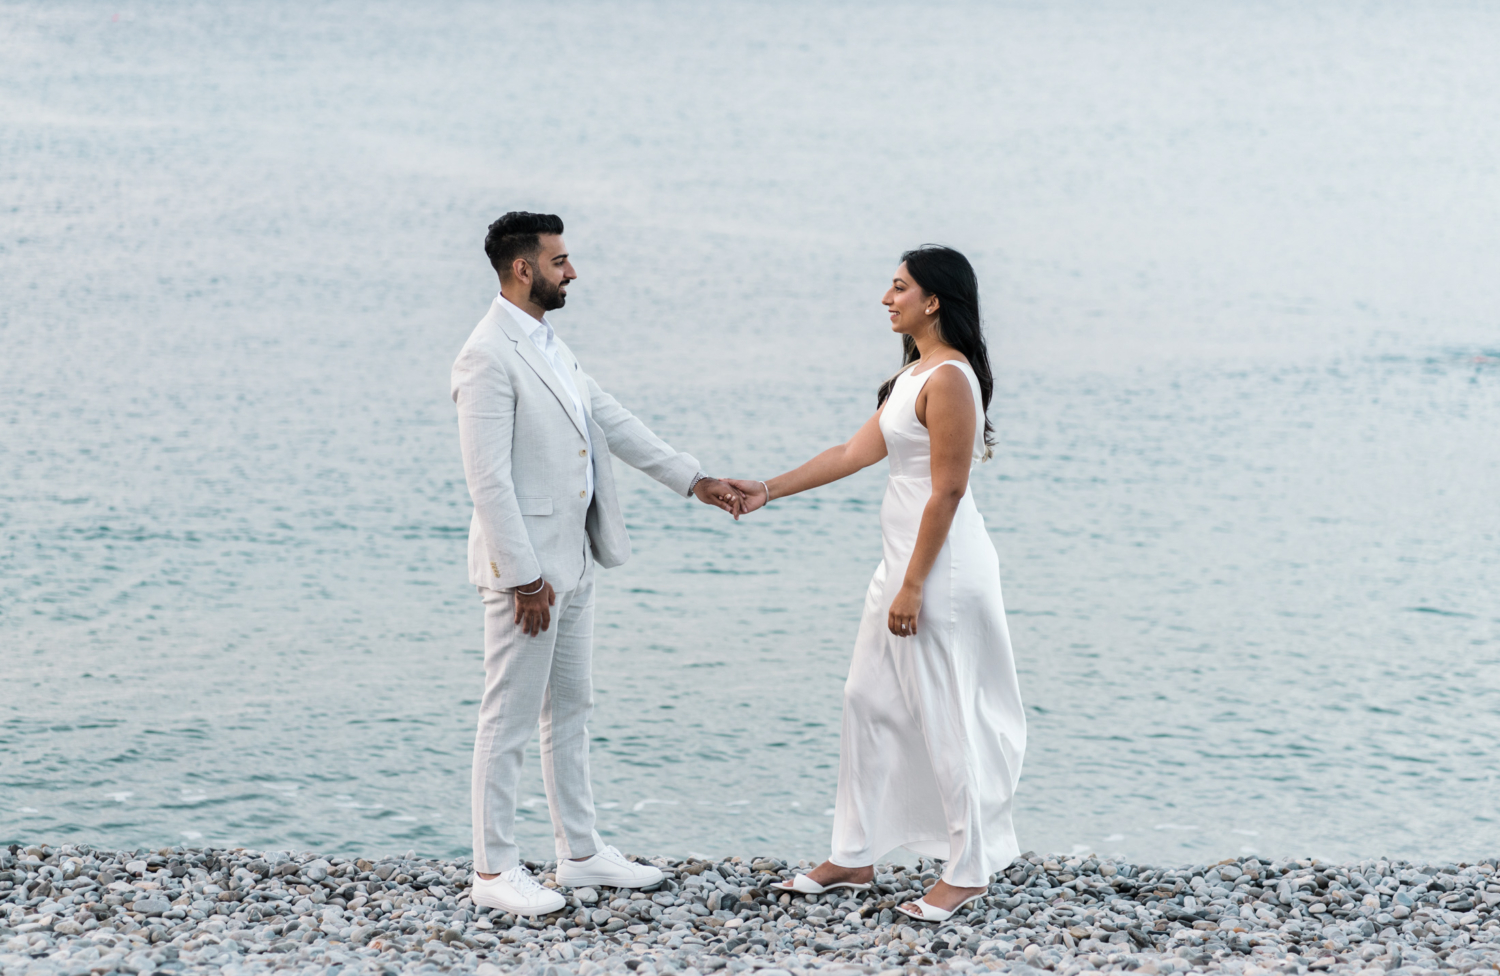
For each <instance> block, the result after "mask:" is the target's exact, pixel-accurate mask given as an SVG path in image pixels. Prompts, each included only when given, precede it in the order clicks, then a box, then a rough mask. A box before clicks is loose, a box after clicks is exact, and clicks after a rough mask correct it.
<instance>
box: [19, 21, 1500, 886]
mask: <svg viewBox="0 0 1500 976" xmlns="http://www.w3.org/2000/svg"><path fill="white" fill-rule="evenodd" d="M1496 49H1500V8H1497V7H1496V6H1495V5H1493V4H1471V3H1442V2H1439V3H1429V4H1422V5H1411V4H1404V3H1386V2H1379V0H1371V2H1358V3H1355V2H1331V3H1325V4H1317V5H1307V4H1296V3H1290V2H1288V3H1256V2H1246V3H1214V4H1206V3H1200V2H1180V3H1173V2H1123V0H1122V2H1109V3H1082V2H1078V3H1073V2H1067V0H1059V2H1056V3H1045V4H1036V3H1025V4H1022V3H991V2H982V3H980V2H975V3H922V4H914V3H913V4H884V3H864V2H861V3H824V4H802V3H775V2H758V3H733V2H730V3H718V4H700V3H631V4H606V3H582V2H580V3H567V2H565V3H552V4H516V3H472V4H463V3H423V2H410V0H408V2H401V3H395V2H392V3H373V2H372V3H327V4H280V3H277V4H273V3H246V2H237V0H216V2H214V3H189V2H181V3H172V2H164V3H153V4H134V5H125V6H120V5H105V4H94V3H81V2H71V0H49V2H45V3H41V2H29V0H22V2H9V3H5V4H4V5H3V6H0V135H3V137H0V840H27V841H35V840H42V841H50V842H65V841H88V842H97V843H103V844H111V845H120V846H135V845H151V846H157V845H162V844H175V843H192V844H215V845H234V846H239V845H245V846H253V847H266V848H273V847H275V848H287V847H293V848H312V849H317V850H321V851H325V852H361V853H383V852H393V851H395V852H404V851H406V850H409V849H412V850H417V851H419V852H423V853H427V854H434V855H453V854H459V853H462V852H464V851H465V850H466V849H467V846H468V837H469V825H468V782H469V780H468V775H469V774H468V764H469V750H470V747H471V743H472V734H473V733H472V730H473V726H474V721H475V706H476V700H477V698H478V695H479V691H480V687H481V674H482V668H481V657H480V647H481V613H480V604H479V600H478V598H477V596H476V594H475V593H474V591H473V589H472V588H471V587H470V586H468V585H467V583H466V580H465V571H464V539H465V534H466V531H467V526H468V522H469V511H470V505H469V500H468V496H467V493H466V490H465V487H464V482H463V474H462V470H461V468H460V464H459V457H458V447H457V436H456V430H455V422H454V413H453V407H452V404H451V402H450V401H449V399H448V370H449V366H450V364H451V362H452V360H453V357H454V355H455V354H456V352H457V350H458V348H459V346H460V345H461V344H462V342H463V340H464V339H465V337H466V336H467V335H468V333H469V331H470V329H471V328H472V327H473V324H474V323H475V322H476V321H477V320H478V318H479V317H480V316H481V315H482V314H483V313H484V311H485V308H486V305H487V303H488V302H489V301H490V298H491V296H492V294H493V292H494V288H495V283H494V281H493V278H492V274H491V272H490V271H489V269H488V267H487V265H486V263H485V260H484V256H483V253H482V251H481V248H480V244H481V241H482V238H483V233H484V228H485V225H486V224H487V223H488V222H489V221H490V220H492V219H494V217H496V216H498V215H499V214H500V213H502V212H504V211H506V210H509V209H533V210H547V211H554V212H557V213H559V214H561V215H562V216H563V217H564V219H565V220H566V221H567V224H568V233H567V240H568V243H569V245H570V247H571V249H572V252H573V254H574V258H575V262H576V265H577V267H578V269H579V272H580V274H581V277H580V279H579V281H578V283H577V285H576V286H575V287H574V289H573V291H572V294H571V296H570V299H569V302H568V307H567V308H566V309H565V310H564V311H562V312H560V313H558V314H557V315H556V317H555V321H556V323H557V325H558V327H559V330H560V331H561V333H562V335H563V336H564V338H566V339H567V340H568V342H569V343H570V344H571V345H572V346H573V348H574V349H575V350H576V351H577V352H578V353H579V355H580V356H581V358H582V359H583V361H584V363H585V366H586V368H588V369H590V370H591V371H592V372H593V374H594V375H595V376H596V377H597V378H598V379H599V381H600V382H601V384H602V385H603V386H604V387H605V388H607V389H609V390H611V391H612V392H613V393H615V394H616V396H618V398H619V399H620V400H621V401H623V402H624V403H625V404H626V405H628V406H630V407H631V408H632V409H634V410H636V411H637V412H638V413H639V414H640V415H641V416H642V417H643V418H644V419H645V420H646V421H647V422H648V423H649V424H650V425H651V426H652V427H653V428H654V429H655V430H657V431H658V432H659V433H660V434H662V435H663V436H664V437H665V438H666V439H667V440H668V441H669V442H671V443H672V444H673V445H675V446H678V447H680V448H683V449H685V450H689V451H691V452H693V453H694V454H696V455H697V456H698V457H699V458H700V459H701V460H702V462H703V463H704V465H705V466H706V467H707V468H708V469H709V470H710V471H712V472H716V473H735V474H741V475H746V476H755V477H767V476H769V475H771V474H775V473H777V472H779V471H781V470H784V469H785V468H787V467H790V466H792V465H793V464H795V463H798V462H800V461H801V460H803V459H805V458H806V457H807V456H809V455H810V454H812V453H813V452H815V451H817V450H819V449H821V448H823V447H825V446H828V445H830V444H832V443H836V442H838V441H841V440H843V439H844V438H845V437H847V436H848V435H849V434H851V433H852V432H853V431H854V430H855V429H856V428H857V427H858V425H859V424H860V423H861V421H862V420H863V419H864V418H865V417H866V416H867V415H868V414H869V412H870V411H871V410H872V408H873V405H874V390H875V388H876V386H877V385H878V383H879V381H880V380H881V379H882V378H883V377H884V376H885V375H886V374H887V373H889V372H890V371H891V370H892V369H893V368H894V367H895V365H896V363H897V356H898V343H897V341H896V340H895V339H894V338H893V337H892V336H891V335H890V334H889V332H888V327H887V323H886V321H885V318H884V316H883V314H882V310H881V308H880V306H879V298H880V295H881V293H882V292H883V291H884V289H885V286H886V282H887V280H888V278H889V275H890V273H891V271H892V270H893V268H894V266H895V264H896V260H897V256H898V255H899V253H900V252H901V251H902V250H903V249H904V248H907V247H911V246H913V245H916V244H920V243H922V242H924V241H941V242H944V243H948V244H952V245H954V246H957V247H959V248H961V249H962V250H964V251H965V252H967V253H968V254H969V255H970V256H971V257H972V258H973V260H974V262H975V264H976V266H977V267H978V269H979V272H980V277H981V281H982V284H983V295H984V300H985V302H986V314H987V321H988V327H989V333H990V341H991V344H992V345H991V348H992V355H993V358H994V361H995V363H996V369H997V377H998V379H997V388H996V392H995V398H994V403H993V404H992V406H991V409H990V416H991V417H992V419H993V420H994V423H995V427H996V431H997V437H998V448H997V451H996V457H995V460H994V461H993V462H991V463H989V464H987V465H985V466H983V467H982V468H980V469H978V470H977V471H976V473H975V476H974V480H973V490H974V492H975V494H976V497H977V500H978V502H979V505H980V508H981V510H982V511H983V513H984V515H985V518H986V520H987V524H988V526H989V529H990V531H991V532H992V533H993V539H994V542H995V545H996V546H997V548H998V550H999V552H1000V559H1001V566H1002V574H1003V577H1004V580H1005V587H1006V604H1007V606H1008V608H1009V611H1010V615H1011V616H1010V621H1011V626H1012V633H1013V636H1014V642H1015V646H1016V653H1017V658H1018V660H1019V663H1020V669H1021V681H1022V688H1023V692H1024V694H1025V698H1026V702H1027V707H1028V721H1029V723H1030V734H1031V745H1030V749H1029V751H1028V754H1027V757H1026V766H1025V773H1024V777H1023V779H1022V784H1021V791H1020V794H1019V798H1018V804H1019V806H1018V813H1017V817H1018V829H1019V832H1020V836H1021V841H1022V843H1023V844H1024V845H1025V846H1026V847H1029V848H1034V849H1037V850H1048V851H1061V852H1064V853H1066V852H1070V851H1075V850H1076V851H1082V850H1094V851H1098V852H1100V853H1104V854H1123V855H1126V856H1129V857H1132V858H1138V859H1150V860H1156V861H1168V862H1181V861H1186V860H1202V859H1205V858H1219V857H1223V856H1227V855H1234V854H1240V853H1242V852H1250V851H1254V852H1257V853H1261V854H1265V855H1284V854H1298V855H1317V856H1322V857H1366V856H1379V855H1393V856H1397V855H1399V856H1407V857H1431V858H1446V859H1461V858H1466V857H1467V858H1473V857H1475V856H1478V855H1481V854H1485V855H1493V854H1494V853H1495V851H1496V848H1497V847H1500V799H1497V798H1500V776H1497V767H1500V762H1497V759H1496V757H1497V755H1500V504H1497V501H1496V499H1497V496H1500V490H1497V489H1500V311H1497V310H1500V274H1496V273H1495V269H1496V267H1497V266H1500V192H1497V186H1500V129H1497V128H1496V127H1495V126H1494V125H1493V124H1491V123H1492V116H1493V110H1494V106H1495V105H1497V104H1500V61H1497V59H1495V57H1494V52H1495V50H1496ZM619 477H620V478H621V479H622V482H623V491H624V501H625V505H626V509H627V518H628V520H629V522H630V525H631V531H632V534H633V537H634V542H635V550H636V555H635V558H634V559H633V560H632V561H631V562H630V563H629V564H628V565H626V566H625V567H623V568H621V569H617V570H614V571H611V572H608V573H605V574H602V575H601V580H600V591H599V611H598V632H597V645H596V664H595V668H596V674H597V684H598V709H597V712H596V717H595V720H594V722H593V725H592V732H593V735H594V746H593V750H594V751H593V755H594V779H595V783H596V792H597V795H598V797H599V799H600V801H601V829H602V831H603V832H604V833H605V834H606V836H607V837H608V838H609V839H610V840H611V841H612V842H614V843H616V844H618V845H620V846H621V847H622V848H624V849H626V850H629V851H635V852H643V853H657V852H659V853H668V854H685V853H689V852H696V853H754V852H769V853H774V854H777V855H781V856H792V857H802V856H805V857H819V856H821V855H823V854H825V853H826V851H827V837H828V830H829V825H830V822H831V818H830V816H829V813H830V807H831V804H832V798H833V791H834V785H835V784H834V777H835V770H836V763H837V750H838V722H839V711H840V693H841V684H842V679H843V676H844V673H845V670H846V667H847V661H848V656H849V652H850V646H851V643H852V640H853V637H854V632H855V627H856V622H857V620H858V615H859V610H860V607H861V603H862V599H863V594H864V589H865V585H866V583H867V581H868V579H869V575H870V573H871V571H872V570H873V568H874V566H875V563H876V561H877V560H878V558H879V552H880V542H879V527H878V507H879V502H880V496H881V491H882V485H883V478H884V471H883V470H880V469H871V470H870V471H868V472H866V473H864V474H862V475H860V476H858V477H855V478H852V479H850V480H848V481H847V482H843V483H840V484H838V485H835V486H832V487H829V488H826V489H823V490H821V491H818V492H815V493H812V494H810V495H807V496H805V497H799V498H796V499H790V500H787V501H784V502H778V503H776V504H774V505H773V506H772V507H771V508H770V509H769V510H768V511H766V512H764V513H761V514H757V515H755V516H753V517H751V518H749V519H746V520H745V521H743V522H740V523H738V524H736V523H734V522H732V521H730V520H729V519H727V518H725V517H724V516H723V515H722V514H721V513H718V512H716V511H713V510H710V509H707V508H705V507H702V506H698V505H696V503H694V504H689V503H688V502H686V501H684V500H682V499H681V498H677V497H674V496H673V495H671V494H670V493H668V492H667V491H666V490H665V489H663V488H661V487H660V486H658V485H656V484H655V483H653V482H651V481H649V480H648V479H646V478H645V477H644V476H641V475H639V474H638V473H636V472H633V471H630V470H628V469H624V468H623V466H621V467H620V474H619ZM526 784H527V797H528V798H527V799H526V801H525V803H524V811H523V815H524V821H523V823H522V824H521V831H522V839H523V844H524V845H525V851H526V853H527V854H528V855H529V856H534V857H537V858H545V857H548V856H550V852H551V841H550V836H551V830H550V826H549V824H548V821H547V814H546V803H545V800H544V798H543V796H542V790H541V783H540V777H539V775H538V774H537V772H536V766H535V764H534V763H533V764H532V765H531V766H530V767H529V769H528V772H527V780H526Z"/></svg>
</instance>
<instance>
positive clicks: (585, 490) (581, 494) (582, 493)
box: [578, 489, 588, 498]
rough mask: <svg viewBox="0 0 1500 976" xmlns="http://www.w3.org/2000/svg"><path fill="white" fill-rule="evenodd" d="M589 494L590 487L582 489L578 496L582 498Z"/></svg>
mask: <svg viewBox="0 0 1500 976" xmlns="http://www.w3.org/2000/svg"><path fill="white" fill-rule="evenodd" d="M587 494H588V489H584V490H583V491H580V492H579V493H578V497H579V498H582V497H583V496H584V495H587Z"/></svg>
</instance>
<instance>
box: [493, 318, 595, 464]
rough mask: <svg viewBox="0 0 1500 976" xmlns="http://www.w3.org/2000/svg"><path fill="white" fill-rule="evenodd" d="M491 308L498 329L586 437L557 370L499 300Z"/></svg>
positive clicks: (581, 393)
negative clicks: (513, 345)
mask: <svg viewBox="0 0 1500 976" xmlns="http://www.w3.org/2000/svg"><path fill="white" fill-rule="evenodd" d="M493 310H494V312H495V324H496V325H498V326H499V327H500V331H501V332H504V333H505V335H506V337H507V338H508V339H510V341H512V342H514V343H515V344H516V351H517V352H519V353H520V354H521V358H522V359H523V360H525V362H526V365H527V366H530V367H531V369H532V371H533V372H535V373H536V375H537V376H539V377H541V380H542V382H543V383H546V384H547V389H549V390H551V391H552V395H553V396H555V397H557V402H558V404H559V405H561V406H562V408H563V413H565V414H567V415H568V419H569V420H571V421H572V422H573V426H574V427H575V428H577V430H578V433H580V434H584V436H585V437H587V436H588V435H587V434H586V433H585V432H584V429H583V422H582V421H580V420H579V419H578V411H577V410H574V409H573V398H572V397H571V396H569V395H568V390H567V388H566V387H564V386H563V385H562V380H561V379H559V378H558V376H557V371H556V370H554V369H553V368H552V364H551V363H549V362H547V357H546V356H543V355H542V353H541V350H539V349H537V347H536V345H535V344H534V343H532V341H531V337H530V336H528V335H527V334H526V333H525V332H523V331H522V330H521V326H520V325H519V324H518V323H517V322H516V320H515V319H514V318H512V317H511V314H510V313H509V312H507V311H506V310H505V309H504V308H502V307H501V306H500V303H499V302H495V304H494V309H493ZM559 341H560V340H559ZM569 358H571V357H569ZM574 382H575V383H576V382H577V380H574ZM578 396H579V399H580V400H581V399H583V391H582V389H580V390H579V393H578Z"/></svg>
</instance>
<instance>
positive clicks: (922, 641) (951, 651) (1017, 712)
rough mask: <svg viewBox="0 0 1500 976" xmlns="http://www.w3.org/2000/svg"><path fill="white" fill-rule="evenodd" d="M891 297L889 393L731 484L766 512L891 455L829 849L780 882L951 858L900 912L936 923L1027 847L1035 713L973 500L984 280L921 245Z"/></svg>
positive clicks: (825, 880)
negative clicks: (1026, 760)
mask: <svg viewBox="0 0 1500 976" xmlns="http://www.w3.org/2000/svg"><path fill="white" fill-rule="evenodd" d="M883 302H884V304H885V306H886V308H887V309H889V310H890V317H891V329H892V331H895V332H899V333H901V334H902V336H903V339H902V345H903V347H904V348H905V365H904V366H903V368H902V369H901V371H900V372H898V373H897V374H896V375H895V376H893V377H892V378H891V379H889V380H887V381H886V382H885V384H884V385H882V386H881V388H880V393H879V396H878V398H877V401H876V403H877V407H878V409H877V410H876V412H875V415H874V416H873V417H871V418H870V419H869V420H868V421H866V422H865V425H864V426H863V427H861V428H860V430H859V433H857V434H855V435H854V437H853V438H852V439H850V440H849V442H848V443H846V444H843V445H841V446H839V447H833V448H829V449H828V450H826V451H824V452H823V453H822V454H819V455H818V456H817V457H815V458H813V459H812V460H811V461H808V462H807V463H806V464H804V465H802V466H801V467H799V468H797V469H795V470H793V471H788V472H787V473H786V474H782V475H778V476H776V477H775V478H772V479H770V480H769V481H766V482H760V481H734V482H732V484H734V485H735V487H737V488H739V489H740V490H741V491H742V492H743V493H744V494H745V495H746V506H745V507H746V510H747V511H753V510H755V509H756V508H759V507H760V506H762V505H764V504H765V503H766V502H768V501H770V500H771V499H774V498H782V497H784V496H786V495H794V494H796V493H797V492H799V491H807V490H808V489H810V488H816V487H818V486H819V485H826V484H828V483H829V482H832V481H837V480H838V479H840V478H846V477H848V476H849V475H851V474H853V473H855V472H856V471H859V470H860V469H861V468H865V467H868V466H869V465H871V464H874V463H875V462H876V461H879V460H880V459H881V458H884V457H887V456H888V457H889V458H890V461H891V475H890V480H889V481H888V482H887V483H886V490H885V501H884V503H883V504H882V505H881V509H880V527H881V533H882V536H883V540H884V550H885V552H884V555H885V558H884V559H883V560H882V561H881V563H880V566H879V567H878V568H877V569H876V570H875V577H874V579H872V580H871V581H870V588H869V591H868V593H867V594H866V596H865V610H864V617H863V619H862V620H861V622H860V627H859V636H858V637H857V638H856V639H855V644H854V660H853V662H852V663H851V665H850V668H849V679H848V682H847V683H846V685H845V687H844V721H843V729H842V740H841V746H840V755H839V786H838V799H837V801H836V802H835V805H834V815H833V854H832V856H831V857H830V858H829V859H828V860H827V861H824V862H823V863H822V864H820V865H818V866H817V867H816V868H814V869H813V870H812V871H811V872H810V873H809V874H806V875H797V877H796V878H794V879H793V880H792V881H790V882H787V883H785V884H784V886H783V887H784V888H785V889H786V890H789V891H795V892H802V893H806V894H819V893H821V892H824V891H827V890H829V889H831V888H854V889H863V888H868V887H869V885H870V882H871V880H872V878H873V876H874V871H875V868H874V865H875V861H876V859H877V858H879V857H881V856H882V855H884V854H886V853H888V852H889V851H891V850H892V849H894V848H896V847H902V846H904V847H906V848H909V849H911V850H913V851H916V852H917V853H920V854H926V855H929V856H932V857H937V858H942V859H946V860H947V862H948V863H947V865H946V867H945V869H944V871H943V875H942V879H941V880H940V881H938V882H937V883H936V884H935V885H933V887H932V888H931V889H929V890H928V892H927V894H926V895H925V896H924V897H922V898H920V899H918V900H917V901H915V902H907V903H905V904H903V905H901V906H899V908H898V911H901V912H903V913H904V914H906V915H909V916H911V917H912V918H915V919H919V920H922V921H932V922H939V921H943V920H945V919H947V918H949V917H950V916H951V915H952V914H953V913H954V912H956V911H957V910H958V909H960V908H961V907H963V906H964V905H965V904H967V903H968V902H970V901H973V900H974V899H976V898H978V897H980V896H981V895H983V894H984V893H985V890H986V886H987V885H988V884H989V880H990V877H991V876H992V875H993V874H994V873H995V872H997V871H999V870H1001V869H1002V868H1004V867H1005V866H1006V865H1007V864H1009V863H1010V861H1011V860H1012V859H1013V858H1015V856H1016V855H1017V854H1018V853H1019V852H1020V848H1019V847H1018V846H1017V844H1016V837H1015V830H1014V828H1013V827H1012V826H1011V801H1012V797H1013V796H1014V793H1015V788H1016V783H1017V781H1018V779H1019V778H1020V774H1021V756H1022V754H1023V753H1024V752H1025V749H1026V719H1025V715H1024V714H1023V712H1022V706H1021V693H1020V688H1019V686H1018V685H1017V682H1016V671H1015V664H1014V662H1013V661H1012V659H1011V649H1010V635H1009V632H1008V631H1007V630H1006V626H1005V607H1004V605H1003V604H1002V602H1001V597H1000V567H999V559H998V558H997V557H996V555H995V547H994V545H993V544H991V542H990V539H989V535H988V534H987V533H986V532H985V528H984V519H983V517H982V516H981V515H980V514H979V510H978V509H977V508H975V507H974V500H973V496H972V495H971V494H970V493H969V491H968V486H969V467H970V465H971V464H972V463H973V462H975V461H981V460H984V459H985V458H987V457H988V456H989V453H990V451H989V445H990V432H991V429H990V425H989V421H988V420H987V419H986V418H985V411H986V410H987V409H988V407H989V402H990V394H991V390H992V382H991V378H990V367H989V358H988V356H987V355H986V352H985V346H984V336H983V333H982V332H981V330H980V321H979V284H978V281H977V280H976V278H975V276H974V269H973V268H972V267H971V266H970V264H969V262H968V260H967V259H966V258H965V257H964V256H963V255H962V254H960V253H958V252H957V251H955V250H952V249H951V248H946V247H936V246H932V245H928V246H926V247H921V248H918V249H917V250H915V251H908V252H907V253H906V254H904V255H902V257H901V266H900V267H899V268H897V269H896V275H895V278H894V280H893V281H892V283H891V288H890V290H889V291H887V292H886V294H885V298H884V299H883Z"/></svg>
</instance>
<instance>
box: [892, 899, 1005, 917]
mask: <svg viewBox="0 0 1500 976" xmlns="http://www.w3.org/2000/svg"><path fill="white" fill-rule="evenodd" d="M987 894H989V892H988V891H981V892H979V893H977V894H973V895H970V896H969V897H967V898H965V899H964V900H963V901H961V902H959V903H958V904H957V905H954V906H953V910H952V911H947V910H944V909H941V908H939V907H937V906H936V905H933V904H929V903H928V901H927V899H926V898H925V897H923V898H918V899H917V901H916V905H915V906H914V907H915V908H916V911H914V912H909V911H907V910H906V909H905V908H904V907H903V906H902V905H897V906H896V911H898V912H900V913H901V914H902V915H905V916H906V917H907V918H914V919H916V920H917V921H919V922H946V921H948V919H950V918H952V917H953V916H954V914H956V913H957V912H958V910H959V909H961V908H963V907H964V906H965V905H967V904H968V903H969V902H971V901H977V900H978V899H980V898H983V897H984V896H985V895H987Z"/></svg>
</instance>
